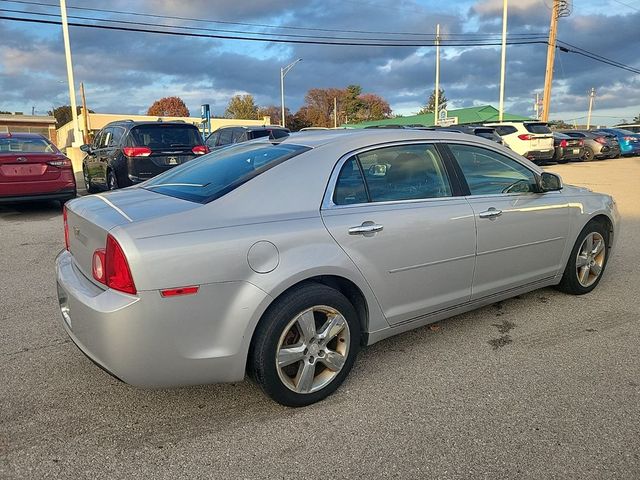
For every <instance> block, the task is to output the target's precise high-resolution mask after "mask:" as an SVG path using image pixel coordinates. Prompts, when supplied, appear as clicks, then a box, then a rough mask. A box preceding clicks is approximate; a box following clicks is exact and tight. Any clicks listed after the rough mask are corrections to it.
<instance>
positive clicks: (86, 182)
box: [82, 165, 97, 193]
mask: <svg viewBox="0 0 640 480" xmlns="http://www.w3.org/2000/svg"><path fill="white" fill-rule="evenodd" d="M82 177H83V178H84V188H85V189H86V190H87V193H96V192H97V190H96V188H95V187H94V186H93V185H91V177H90V176H89V170H88V169H87V167H86V166H84V165H83V166H82Z"/></svg>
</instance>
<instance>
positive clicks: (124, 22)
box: [0, 8, 544, 44]
mask: <svg viewBox="0 0 640 480" xmlns="http://www.w3.org/2000/svg"><path fill="white" fill-rule="evenodd" d="M0 12H8V13H19V14H25V15H27V14H29V15H38V16H43V17H54V18H60V15H59V14H55V13H43V12H25V11H23V10H15V9H9V8H0ZM68 18H73V19H76V20H90V21H99V22H107V23H119V24H125V25H139V26H154V27H162V28H176V29H180V30H197V31H205V32H222V33H235V34H242V35H260V36H269V37H288V38H313V39H322V40H357V41H378V42H407V41H413V40H403V39H388V38H366V37H327V36H319V35H301V34H291V33H289V34H287V33H277V34H275V33H262V32H247V31H245V30H226V29H215V28H205V27H189V26H184V25H167V24H164V23H161V24H150V23H149V22H132V21H128V20H115V19H113V20H112V19H105V18H95V17H84V16H78V15H69V16H68ZM540 38H544V36H540ZM526 39H531V40H533V39H534V38H533V37H531V38H530V37H526ZM445 41H449V42H451V43H452V44H454V43H455V42H461V41H470V42H481V41H488V39H487V40H481V39H478V40H471V39H470V40H458V39H450V40H446V39H445Z"/></svg>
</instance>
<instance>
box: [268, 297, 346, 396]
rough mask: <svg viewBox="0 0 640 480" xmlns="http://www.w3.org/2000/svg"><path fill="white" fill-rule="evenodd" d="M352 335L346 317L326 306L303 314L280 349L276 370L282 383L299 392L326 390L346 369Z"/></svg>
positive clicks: (291, 324) (284, 335) (289, 328)
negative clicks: (344, 367)
mask: <svg viewBox="0 0 640 480" xmlns="http://www.w3.org/2000/svg"><path fill="white" fill-rule="evenodd" d="M350 338H351V333H350V330H349V324H348V323H347V321H346V320H345V318H344V316H343V315H342V314H341V313H340V312H339V311H338V310H336V309H334V308H332V307H328V306H326V305H316V306H314V307H311V308H308V309H307V310H305V311H303V312H301V313H299V314H298V315H297V316H296V317H295V318H294V319H293V320H291V321H290V322H289V323H288V324H287V326H286V327H285V329H284V331H283V333H282V335H281V336H280V340H279V341H278V347H277V349H276V358H275V362H276V369H277V371H278V376H279V378H280V380H281V381H282V383H283V384H284V385H285V386H286V387H287V388H288V389H290V390H292V391H294V392H296V393H303V394H304V393H313V392H316V391H318V390H321V389H322V388H324V387H326V386H327V385H328V384H329V383H331V382H332V381H333V380H334V379H335V378H336V376H338V374H339V373H340V371H341V370H342V367H343V366H344V364H345V362H346V360H347V357H348V354H349V344H350Z"/></svg>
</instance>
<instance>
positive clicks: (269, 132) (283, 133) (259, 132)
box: [251, 130, 289, 139]
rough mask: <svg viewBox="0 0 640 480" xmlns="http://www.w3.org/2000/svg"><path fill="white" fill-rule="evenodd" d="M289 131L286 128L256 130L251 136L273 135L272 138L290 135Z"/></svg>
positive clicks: (254, 137) (253, 137)
mask: <svg viewBox="0 0 640 480" xmlns="http://www.w3.org/2000/svg"><path fill="white" fill-rule="evenodd" d="M288 136H289V132H287V131H286V130H254V131H252V132H251V138H252V139H256V138H263V137H271V138H283V137H288Z"/></svg>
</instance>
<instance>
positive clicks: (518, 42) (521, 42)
mask: <svg viewBox="0 0 640 480" xmlns="http://www.w3.org/2000/svg"><path fill="white" fill-rule="evenodd" d="M0 20H10V21H15V22H26V23H38V24H44V25H61V24H62V22H59V21H56V20H42V19H35V18H18V17H8V16H4V15H3V16H0ZM100 21H103V20H100ZM68 24H69V25H70V26H73V27H84V28H97V29H102V30H117V31H125V32H141V33H155V34H161V35H173V36H178V37H194V38H215V39H223V40H246V41H254V42H267V43H270V42H272V43H291V44H311V45H336V46H354V47H430V46H433V45H434V42H422V43H387V42H388V40H387V41H380V42H366V43H363V42H345V41H337V42H331V41H327V40H315V39H308V40H298V39H283V38H256V37H248V36H234V35H219V34H205V33H192V32H174V31H170V30H153V29H150V28H134V27H123V26H117V25H100V24H87V23H77V22H69V23H68ZM247 34H251V33H250V32H247ZM396 41H398V40H396ZM454 42H455V41H454ZM536 43H539V44H544V43H546V42H545V41H544V40H514V41H508V42H507V44H508V45H530V44H536ZM446 45H449V46H456V47H475V46H497V45H500V43H496V42H483V43H478V42H476V43H446Z"/></svg>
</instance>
